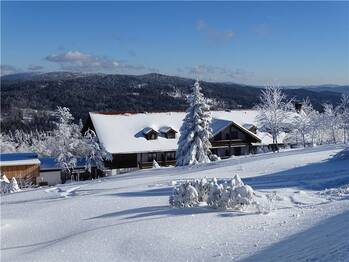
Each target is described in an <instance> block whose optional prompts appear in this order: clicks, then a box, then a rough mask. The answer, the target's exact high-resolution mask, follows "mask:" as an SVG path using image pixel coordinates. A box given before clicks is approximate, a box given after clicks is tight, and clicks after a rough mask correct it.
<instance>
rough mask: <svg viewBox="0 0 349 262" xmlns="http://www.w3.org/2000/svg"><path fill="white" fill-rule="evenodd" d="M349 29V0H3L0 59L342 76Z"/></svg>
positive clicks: (239, 75) (67, 66)
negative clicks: (13, 0)
mask: <svg viewBox="0 0 349 262" xmlns="http://www.w3.org/2000/svg"><path fill="white" fill-rule="evenodd" d="M348 34H349V3H348V2H1V68H2V74H6V73H13V72H23V71H56V70H65V71H66V70H68V71H83V72H105V73H129V74H143V73H148V72H159V73H165V74H171V75H180V76H186V77H196V76H198V77H199V78H200V79H204V80H211V81H231V82H240V83H247V84H257V85H264V84H267V83H270V82H275V83H279V84H281V85H303V84H325V83H333V84H348V83H349V76H348V74H349V73H348V72H349V64H348V63H349V62H348V60H349V51H348V46H349V43H348V42H349V41H348V39H349V35H348Z"/></svg>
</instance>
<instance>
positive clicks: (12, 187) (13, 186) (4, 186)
mask: <svg viewBox="0 0 349 262" xmlns="http://www.w3.org/2000/svg"><path fill="white" fill-rule="evenodd" d="M0 183H1V187H0V193H2V194H6V193H15V192H19V191H21V189H20V188H19V186H18V183H17V180H16V178H15V177H12V179H11V181H9V180H8V178H7V177H6V175H3V176H2V177H1V179H0Z"/></svg>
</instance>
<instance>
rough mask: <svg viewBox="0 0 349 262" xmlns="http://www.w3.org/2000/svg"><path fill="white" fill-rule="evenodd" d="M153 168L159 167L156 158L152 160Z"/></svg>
mask: <svg viewBox="0 0 349 262" xmlns="http://www.w3.org/2000/svg"><path fill="white" fill-rule="evenodd" d="M153 168H160V165H159V164H158V162H156V160H155V159H154V160H153Z"/></svg>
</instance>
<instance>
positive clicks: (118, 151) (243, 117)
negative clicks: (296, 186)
mask: <svg viewBox="0 0 349 262" xmlns="http://www.w3.org/2000/svg"><path fill="white" fill-rule="evenodd" d="M256 114H257V112H256V111H254V110H247V111H242V110H241V111H240V110H235V111H229V112H228V111H227V112H226V111H213V112H212V117H213V120H212V124H211V128H212V131H213V137H212V139H211V144H212V148H211V151H212V153H214V154H216V155H218V156H220V157H221V158H225V157H230V156H232V155H245V154H250V153H254V152H255V150H256V146H261V145H268V144H270V136H268V135H266V134H265V133H258V132H257V129H256V126H255V117H256ZM184 117H185V113H184V112H166V113H137V114H135V113H96V112H91V113H90V114H89V119H88V121H87V122H86V125H85V130H86V129H87V128H90V129H92V130H94V131H95V132H96V134H97V136H98V138H99V140H100V142H101V143H103V145H104V146H105V148H106V150H107V151H108V152H110V153H111V154H112V155H113V160H112V161H111V163H109V167H110V168H111V169H117V170H120V169H133V168H145V167H149V166H151V165H152V162H153V160H156V161H157V162H158V163H159V164H160V165H165V166H166V165H174V164H175V161H176V150H177V142H178V138H179V136H180V133H179V130H180V127H181V125H182V122H183V119H184ZM244 126H245V127H244ZM263 140H264V141H263Z"/></svg>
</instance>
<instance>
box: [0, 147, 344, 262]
mask: <svg viewBox="0 0 349 262" xmlns="http://www.w3.org/2000/svg"><path fill="white" fill-rule="evenodd" d="M342 149H343V147H341V146H321V147H315V148H308V149H298V150H292V151H287V152H280V153H268V154H262V155H254V156H242V157H235V158H231V159H227V160H222V161H219V162H215V163H211V164H207V165H201V166H195V167H191V168H190V167H189V168H188V167H181V168H159V169H151V170H142V171H137V172H133V173H128V174H124V175H119V176H115V177H109V178H105V179H101V180H95V181H87V182H81V183H77V184H67V185H62V186H59V187H55V188H49V189H47V188H46V189H39V190H33V191H29V192H19V193H14V194H11V195H6V196H3V197H2V199H1V261H45V262H46V261H234V260H241V261H348V260H349V244H348V243H349V189H348V188H347V187H345V185H348V184H349V159H345V158H343V157H335V155H336V154H338V153H339V152H341V151H342ZM234 174H238V175H239V176H240V177H242V178H243V180H244V182H245V183H247V184H249V185H251V186H252V187H253V188H254V189H255V190H256V192H257V196H258V198H257V199H260V201H261V202H263V203H268V202H265V200H266V199H270V200H271V201H270V204H269V208H270V212H269V213H267V214H257V213H254V212H236V211H235V212H233V211H217V210H214V209H210V208H207V207H196V208H186V209H178V208H170V207H169V204H168V199H169V195H170V194H171V191H172V181H175V180H179V179H186V178H201V177H205V176H207V177H213V176H215V177H217V178H232V177H233V175H234ZM340 186H344V187H342V188H340V189H335V190H326V188H338V187H340Z"/></svg>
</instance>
